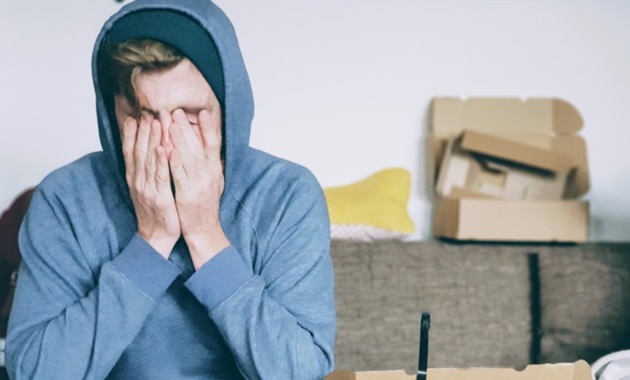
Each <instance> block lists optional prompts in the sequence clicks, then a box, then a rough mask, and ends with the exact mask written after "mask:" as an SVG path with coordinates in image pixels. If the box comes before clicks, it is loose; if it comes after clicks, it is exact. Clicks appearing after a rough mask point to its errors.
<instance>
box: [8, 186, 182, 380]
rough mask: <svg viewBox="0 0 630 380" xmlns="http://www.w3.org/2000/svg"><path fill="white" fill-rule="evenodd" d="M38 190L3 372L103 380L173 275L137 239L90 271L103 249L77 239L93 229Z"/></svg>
mask: <svg viewBox="0 0 630 380" xmlns="http://www.w3.org/2000/svg"><path fill="white" fill-rule="evenodd" d="M42 187H44V186H40V187H39V188H38V190H37V191H36V192H35V195H34V196H33V200H32V202H31V206H30V209H29V211H28V213H27V215H26V217H25V219H24V222H23V224H22V228H21V230H20V238H19V240H20V251H21V254H22V257H23V261H22V265H21V267H20V272H19V276H18V284H17V289H16V297H15V301H14V304H13V308H12V312H11V319H10V322H9V332H8V336H7V342H6V364H7V369H8V371H9V374H10V375H11V378H12V379H14V380H18V379H46V378H51V376H52V377H54V378H57V379H103V378H105V377H106V376H107V374H108V373H109V372H110V371H111V369H112V368H113V367H114V365H115V363H116V362H117V360H118V358H119V357H120V355H121V354H122V352H123V351H124V350H125V348H126V347H127V346H128V345H129V344H130V343H131V341H132V340H133V339H134V337H135V336H136V335H137V334H138V332H139V331H140V329H141V327H142V325H143V323H144V321H145V319H146V317H147V316H148V315H149V313H150V312H151V310H152V309H153V306H154V304H155V300H156V299H157V298H158V297H159V296H160V295H161V294H163V293H164V292H165V291H166V289H167V288H168V287H169V286H170V284H171V283H172V282H173V281H174V280H175V278H176V277H177V275H178V274H179V270H178V269H177V268H176V267H175V266H174V265H173V264H171V263H170V262H168V261H167V260H164V259H163V258H162V257H161V256H160V255H159V254H158V253H157V252H155V251H154V250H153V249H152V248H151V247H150V246H149V245H148V244H147V243H146V242H145V241H144V240H143V239H142V238H140V237H139V236H137V235H136V236H134V237H133V238H132V239H131V240H130V242H129V243H128V244H127V245H126V246H125V247H124V248H122V251H121V252H120V254H119V255H117V256H116V257H115V258H114V259H113V260H111V261H109V262H106V263H104V264H103V265H102V266H101V267H100V271H97V270H93V268H94V265H92V264H94V263H91V260H92V259H93V258H94V257H95V255H94V251H95V250H98V249H107V248H103V247H98V246H96V245H97V244H94V243H93V242H94V241H95V239H89V238H84V236H83V235H86V234H89V233H88V232H86V228H88V227H86V225H90V223H92V224H93V223H97V222H98V221H94V220H92V221H87V220H85V216H83V217H80V216H78V212H77V211H76V210H74V209H73V208H72V207H71V206H66V205H64V204H63V203H62V202H61V197H59V196H57V195H55V194H54V193H53V194H47V193H46V191H45V190H42ZM73 220H81V221H82V223H78V222H74V223H73ZM90 242H92V243H90ZM91 245H93V246H91ZM149 269H150V270H149Z"/></svg>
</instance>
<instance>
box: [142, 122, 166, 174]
mask: <svg viewBox="0 0 630 380" xmlns="http://www.w3.org/2000/svg"><path fill="white" fill-rule="evenodd" d="M150 128H151V130H150V133H149V142H148V148H147V159H146V164H145V167H146V170H147V178H152V177H154V176H155V170H156V165H157V156H156V152H155V148H157V147H158V146H159V145H160V139H161V134H162V130H161V126H160V122H159V121H158V120H156V119H153V120H151V123H150Z"/></svg>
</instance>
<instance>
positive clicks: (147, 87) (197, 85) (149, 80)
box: [136, 59, 218, 112]
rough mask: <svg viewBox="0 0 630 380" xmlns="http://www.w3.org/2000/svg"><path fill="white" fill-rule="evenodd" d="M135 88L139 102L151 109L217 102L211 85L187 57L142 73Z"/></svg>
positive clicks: (211, 104) (202, 105)
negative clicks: (169, 66) (167, 65)
mask: <svg viewBox="0 0 630 380" xmlns="http://www.w3.org/2000/svg"><path fill="white" fill-rule="evenodd" d="M136 90H137V91H136V94H137V97H138V106H139V107H140V108H141V109H145V110H148V111H153V112H157V111H159V110H167V111H170V112H172V111H174V110H175V109H177V108H184V109H193V108H194V109H203V108H208V107H212V106H215V105H218V100H217V98H216V96H215V95H214V92H213V91H212V88H211V87H210V85H209V84H208V82H207V81H206V79H205V78H204V77H203V75H202V74H201V73H200V72H199V70H198V69H197V67H196V66H195V65H194V64H193V63H192V62H190V60H188V59H183V60H182V61H181V62H180V63H178V64H177V65H176V66H174V67H172V68H170V69H166V70H160V71H152V72H146V73H141V74H140V75H138V77H137V79H136Z"/></svg>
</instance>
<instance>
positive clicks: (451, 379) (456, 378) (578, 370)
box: [325, 360, 591, 380]
mask: <svg viewBox="0 0 630 380" xmlns="http://www.w3.org/2000/svg"><path fill="white" fill-rule="evenodd" d="M415 379H416V375H415V374H414V375H409V374H407V373H405V371H400V370H399V371H372V372H352V371H335V372H333V373H331V374H330V375H328V376H326V378H325V380H415ZM427 380H591V369H590V367H589V365H588V363H586V362H585V361H584V360H579V361H577V362H575V363H560V364H538V365H530V366H528V367H527V368H525V369H524V370H522V371H517V370H515V369H511V368H461V369H457V368H429V370H428V371H427Z"/></svg>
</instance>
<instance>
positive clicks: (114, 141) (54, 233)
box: [6, 0, 336, 380]
mask: <svg viewBox="0 0 630 380" xmlns="http://www.w3.org/2000/svg"><path fill="white" fill-rule="evenodd" d="M143 9H157V10H159V9H167V10H171V11H177V12H182V13H183V14H185V15H187V16H188V17H190V18H191V20H194V22H197V23H199V25H201V26H202V27H203V29H205V30H206V31H207V32H208V33H209V35H210V36H211V38H212V39H213V41H214V43H215V45H216V49H217V51H218V54H219V57H220V59H221V64H222V67H223V79H224V86H225V88H224V90H225V103H224V104H222V107H223V109H224V113H223V124H224V125H223V128H224V136H223V143H224V148H225V189H224V193H223V196H222V198H221V207H220V219H221V223H222V226H223V228H224V231H225V233H226V235H227V237H228V239H229V240H230V243H231V245H230V246H229V247H228V248H226V249H224V250H223V251H222V252H220V253H219V254H218V255H217V256H215V257H214V258H213V259H211V260H210V261H209V262H208V263H206V264H205V265H204V266H203V267H201V268H200V269H199V270H198V271H195V270H194V267H193V265H192V262H191V260H190V256H189V253H188V248H187V246H186V243H185V241H184V240H183V239H180V241H178V243H177V244H176V245H175V247H174V249H173V252H172V253H171V256H170V257H169V259H168V260H164V259H163V258H162V257H161V256H160V255H159V254H158V253H157V252H156V251H154V250H153V248H152V247H151V246H150V245H148V244H147V243H146V242H145V241H144V240H143V239H142V238H141V237H140V236H138V235H137V234H136V218H135V214H134V210H133V206H132V203H131V200H130V198H129V192H128V189H127V186H126V183H125V173H124V169H123V168H124V165H123V162H122V161H121V160H122V157H121V155H120V152H119V150H120V147H119V144H120V142H119V138H118V136H117V134H118V129H117V126H116V122H115V120H112V119H111V118H110V116H109V115H110V114H111V110H108V104H109V106H110V107H111V103H108V100H107V99H105V98H104V97H103V95H102V93H101V91H100V84H99V83H98V72H97V62H96V60H97V56H98V51H99V48H100V47H101V46H102V44H103V42H104V41H106V39H107V33H108V30H110V29H111V28H112V26H113V25H115V23H116V22H117V20H119V19H120V18H121V17H124V16H125V15H126V14H129V13H131V12H136V11H139V10H143ZM203 48H204V47H203V46H199V49H203ZM92 62H93V63H92V68H93V77H94V86H95V93H96V107H97V114H98V117H99V135H100V138H101V145H102V149H103V150H102V151H100V152H95V153H91V154H88V155H86V156H84V157H82V158H80V159H78V160H77V161H75V162H73V163H70V164H68V165H66V166H64V167H62V168H60V169H58V170H55V171H54V172H52V173H51V174H49V175H48V176H47V177H46V178H45V179H44V180H43V181H42V183H41V184H39V186H38V187H37V189H36V191H35V194H34V195H33V198H32V201H31V206H30V208H29V211H28V213H27V215H26V217H25V219H24V222H23V224H22V228H21V230H20V237H19V241H20V250H21V253H22V256H23V262H22V265H21V268H20V272H19V280H18V285H17V289H16V298H15V302H14V305H13V310H12V316H11V320H10V322H9V333H8V337H7V343H6V364H7V369H8V371H9V373H10V376H11V378H12V379H66V380H69V379H169V380H170V379H240V378H244V379H321V378H323V377H324V376H325V375H326V374H327V373H329V372H330V371H332V369H333V366H334V360H333V347H334V341H335V331H336V314H335V299H334V286H333V285H334V278H333V270H332V263H331V259H330V251H329V250H330V226H329V219H328V212H327V208H326V203H325V199H324V196H323V192H322V189H321V186H320V185H319V183H318V182H317V180H316V179H315V178H314V176H313V175H312V174H311V173H310V172H309V171H308V170H307V169H306V168H304V167H302V166H299V165H297V164H294V163H291V162H289V161H286V160H283V159H280V158H277V157H274V156H272V155H269V154H267V153H264V152H261V151H259V150H256V149H254V148H251V147H250V146H249V136H250V128H251V124H252V120H253V114H254V102H253V97H252V91H251V88H250V83H249V79H248V76H247V72H246V69H245V65H244V63H243V60H242V57H241V53H240V50H239V46H238V41H237V38H236V35H235V33H234V30H233V28H232V25H231V23H230V22H229V20H228V19H227V17H226V16H225V15H224V14H223V12H222V11H221V10H220V9H219V8H217V7H216V6H215V5H214V4H213V3H211V2H209V1H207V0H136V1H133V2H131V3H129V4H127V5H126V6H124V7H123V8H121V10H120V11H119V12H118V13H116V14H115V15H114V16H112V17H111V18H110V19H109V20H108V21H107V22H106V23H105V25H104V27H103V29H102V31H101V33H100V34H99V36H98V38H97V41H96V44H95V48H94V53H93V61H92Z"/></svg>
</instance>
